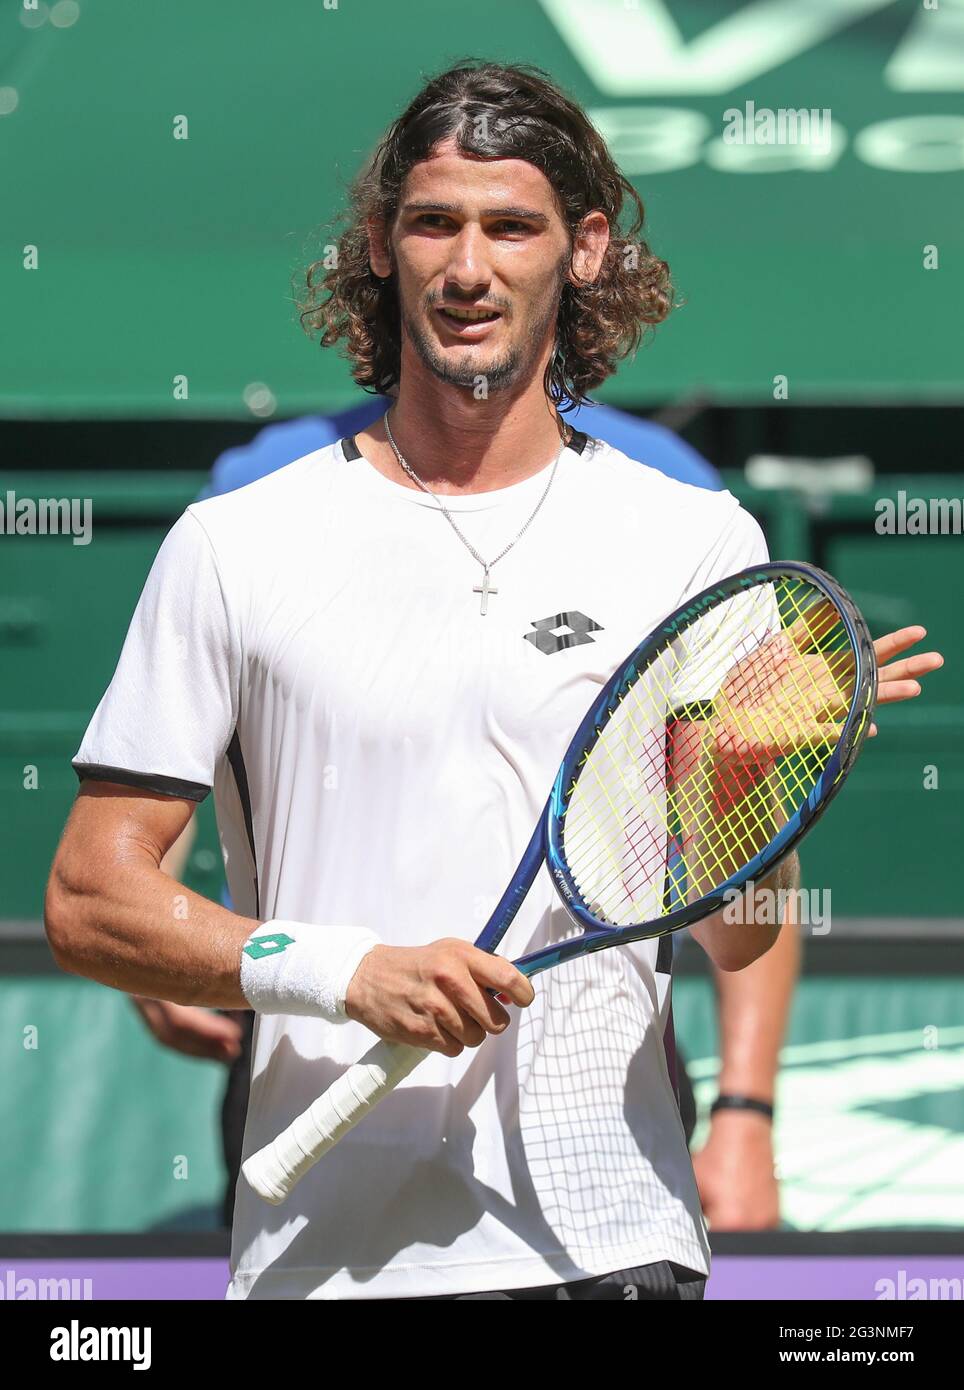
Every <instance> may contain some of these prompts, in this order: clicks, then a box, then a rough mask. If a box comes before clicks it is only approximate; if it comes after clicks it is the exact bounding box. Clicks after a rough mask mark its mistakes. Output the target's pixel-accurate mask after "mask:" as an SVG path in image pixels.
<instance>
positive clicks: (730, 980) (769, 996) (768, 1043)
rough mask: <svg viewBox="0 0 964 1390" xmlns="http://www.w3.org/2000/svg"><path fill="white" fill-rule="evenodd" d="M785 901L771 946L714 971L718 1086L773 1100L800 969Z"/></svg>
mask: <svg viewBox="0 0 964 1390" xmlns="http://www.w3.org/2000/svg"><path fill="white" fill-rule="evenodd" d="M793 902H794V900H793V899H792V898H791V899H788V906H787V911H786V913H785V916H784V919H783V929H782V930H781V931H780V932H779V935H778V936H777V939H776V941H775V943H774V945H773V948H772V950H769V951H767V952H766V953H765V954H764V955H763V956H761V957H760V959H759V960H755V961H753V962H752V964H750V965H748V966H747V967H746V969H745V970H740V971H735V972H732V971H731V972H727V971H716V972H715V978H716V990H717V997H718V1004H719V1019H720V1057H721V1069H720V1080H719V1089H720V1091H721V1092H727V1093H729V1094H735V1095H746V1096H754V1097H755V1098H756V1099H757V1100H768V1101H772V1100H773V1090H774V1085H775V1082H776V1075H777V1063H778V1060H779V1055H780V1048H781V1046H782V1044H783V1038H784V1034H785V1032H786V1026H787V1018H788V1016H789V1012H790V1003H791V1000H792V998H793V990H794V985H795V983H796V979H797V975H798V974H799V970H800V935H799V932H798V931H797V927H796V920H795V913H794V910H793Z"/></svg>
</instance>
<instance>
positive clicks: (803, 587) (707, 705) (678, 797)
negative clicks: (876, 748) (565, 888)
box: [563, 576, 856, 925]
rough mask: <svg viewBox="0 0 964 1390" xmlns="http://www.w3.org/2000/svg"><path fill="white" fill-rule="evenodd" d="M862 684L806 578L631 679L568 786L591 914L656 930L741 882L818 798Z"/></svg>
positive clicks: (726, 616) (681, 643) (573, 853)
mask: <svg viewBox="0 0 964 1390" xmlns="http://www.w3.org/2000/svg"><path fill="white" fill-rule="evenodd" d="M855 673H856V662H855V659H854V651H853V647H852V644H851V642H850V638H849V635H848V633H847V630H846V627H845V625H844V624H843V621H842V619H841V616H840V614H839V613H838V611H837V609H836V606H835V605H834V604H833V603H832V602H831V601H830V600H828V599H827V598H826V597H825V596H824V595H823V594H822V592H821V591H820V590H818V589H816V588H815V587H814V586H813V585H812V584H811V583H810V582H809V581H807V580H804V579H801V578H797V577H790V576H786V577H783V578H781V579H779V580H778V581H776V582H775V583H771V582H767V583H763V584H760V585H757V586H754V587H753V588H750V589H748V590H746V591H744V592H742V593H740V594H738V595H735V596H733V597H730V598H728V599H726V600H724V602H723V603H721V604H719V605H717V606H716V607H714V608H712V609H710V610H709V611H708V612H705V613H704V614H702V615H701V616H699V617H698V618H696V619H695V621H693V622H691V623H690V624H689V626H688V627H686V628H684V629H683V630H682V631H681V632H680V633H679V634H678V635H677V636H676V637H675V638H674V639H673V640H672V642H671V643H670V644H669V645H668V646H667V647H666V648H665V649H664V650H663V651H662V652H661V653H660V655H659V656H658V657H657V658H656V660H655V662H654V663H652V664H651V665H650V666H648V667H646V668H645V669H644V670H643V671H641V672H637V673H635V675H634V678H633V680H632V682H631V683H630V684H628V686H627V688H626V689H624V690H623V691H622V692H621V694H620V696H619V698H618V700H617V702H616V704H615V705H614V707H613V709H612V711H611V712H610V715H609V718H608V719H607V721H606V722H605V724H604V725H603V726H602V727H601V728H600V729H599V730H598V737H597V738H596V741H595V743H594V744H593V745H592V747H591V748H590V749H588V750H587V751H586V752H585V753H584V755H583V757H582V758H581V760H580V762H579V764H578V765H577V767H576V769H575V771H574V775H573V779H572V782H571V785H570V788H569V792H568V796H567V807H566V813H565V820H564V825H563V848H564V853H565V856H566V860H567V862H568V864H569V867H570V871H571V872H572V874H573V878H574V880H575V882H576V884H577V887H578V888H579V891H580V893H581V894H582V896H583V898H584V900H585V901H586V902H587V904H588V905H589V906H590V910H592V911H593V912H594V913H595V914H596V915H598V916H600V917H601V918H603V919H604V920H609V921H611V922H613V923H614V924H624V923H625V924H626V925H629V924H630V923H632V922H636V921H643V920H647V919H652V918H654V917H656V916H658V915H660V913H661V912H665V911H667V910H669V908H668V906H667V898H668V900H669V903H670V904H672V900H673V895H674V894H676V895H677V896H678V895H680V894H685V893H686V892H687V891H689V892H690V895H691V896H692V894H693V893H694V892H695V893H696V895H697V896H705V895H706V893H708V892H710V891H712V890H713V889H714V888H716V887H718V886H719V885H720V884H721V883H723V882H725V881H726V880H727V879H729V878H731V877H732V876H733V875H734V874H735V873H736V872H738V871H739V870H740V869H741V868H743V867H745V865H746V864H747V863H748V862H749V861H750V860H751V859H752V858H753V856H754V855H755V854H756V853H758V851H759V850H760V849H761V848H762V847H763V846H764V845H765V844H766V843H768V842H769V841H770V840H771V839H772V838H773V835H774V834H775V832H776V830H777V829H778V828H779V826H780V825H781V824H783V823H785V821H786V819H787V818H788V817H789V815H791V814H792V813H793V812H794V811H795V810H796V809H798V808H799V807H800V806H801V805H802V804H803V803H804V802H805V801H806V799H807V797H808V796H810V795H811V793H812V791H813V788H814V787H815V786H816V785H817V783H818V781H819V779H820V777H821V775H822V773H823V771H824V770H825V768H826V765H827V763H828V761H829V758H830V756H831V755H832V752H833V750H834V748H835V747H836V743H837V739H838V737H839V726H840V721H841V720H842V718H843V717H844V715H845V713H846V710H847V708H848V706H849V703H850V700H851V697H852V692H853V687H854V680H855ZM687 706H690V707H695V708H696V709H697V711H698V717H697V718H692V717H690V718H687V717H686V707H687ZM664 883H668V884H669V886H670V890H671V891H670V892H669V893H668V894H666V893H664ZM657 892H658V894H659V899H660V901H659V902H658V903H656V904H654V893H657Z"/></svg>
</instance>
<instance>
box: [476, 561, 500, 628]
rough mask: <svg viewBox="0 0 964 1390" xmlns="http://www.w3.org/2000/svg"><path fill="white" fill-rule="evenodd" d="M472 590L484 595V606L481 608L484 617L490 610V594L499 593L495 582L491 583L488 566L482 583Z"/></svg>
mask: <svg viewBox="0 0 964 1390" xmlns="http://www.w3.org/2000/svg"><path fill="white" fill-rule="evenodd" d="M472 592H473V594H481V595H482V607H481V608H480V609H479V612H480V613H481V614H482V616H483V618H484V617H485V615H486V613H487V612H488V611H489V594H497V593H498V592H499V591H498V589H497V588H496V587H495V585H494V584H490V583H489V570H488V567H486V571H485V574H484V576H483V578H482V583H481V584H476V585H475V587H474V589H473V590H472Z"/></svg>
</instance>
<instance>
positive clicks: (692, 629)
mask: <svg viewBox="0 0 964 1390" xmlns="http://www.w3.org/2000/svg"><path fill="white" fill-rule="evenodd" d="M876 692H877V662H876V656H875V652H874V648H873V643H872V641H871V637H870V633H869V632H868V630H867V626H866V624H865V622H864V620H863V618H862V617H861V615H860V614H859V612H858V611H857V609H856V608H855V606H854V604H853V602H852V600H851V599H850V598H849V597H848V595H847V594H846V593H844V591H843V590H842V589H841V588H840V587H839V585H837V584H836V583H835V581H834V580H833V579H831V578H830V576H829V575H827V574H824V573H823V571H821V570H818V569H814V568H813V567H811V566H809V565H801V564H768V565H761V566H759V567H757V568H755V569H749V570H744V571H743V572H742V573H740V574H737V575H734V576H732V577H731V578H729V579H725V580H723V581H722V582H721V583H719V584H716V585H714V586H713V587H712V588H710V589H706V590H705V591H704V592H703V593H701V594H698V595H697V596H696V597H695V598H692V599H690V600H689V602H688V603H687V604H686V605H685V606H684V607H682V608H680V609H679V610H678V611H677V612H675V613H673V614H672V616H670V617H668V618H667V619H666V620H665V622H663V623H662V624H661V625H660V626H659V627H658V628H657V629H656V630H655V631H654V632H652V633H650V635H649V636H648V637H647V638H646V640H645V641H644V642H642V643H641V644H640V646H638V647H637V648H636V650H635V651H634V652H633V653H632V654H631V655H630V656H629V657H628V658H627V659H626V660H625V661H624V662H623V663H622V665H621V666H620V667H619V669H618V670H617V671H616V673H615V674H614V675H613V677H612V678H611V680H610V681H609V682H608V684H607V685H606V686H605V687H604V688H603V689H602V691H601V693H600V695H599V698H598V699H597V700H596V701H595V703H594V704H593V706H592V708H591V709H590V710H589V712H588V713H587V715H586V717H585V718H584V719H583V721H582V723H581V724H580V726H579V728H578V729H577V730H576V734H575V737H574V738H573V740H572V742H571V744H570V745H569V749H568V751H567V752H566V755H565V757H564V758H563V760H562V764H561V766H560V768H559V771H558V774H557V776H556V780H555V783H554V785H553V788H552V791H551V793H550V795H549V800H548V802H547V803H546V807H545V810H544V812H543V814H542V816H541V818H540V820H539V824H538V825H537V826H536V829H535V831H534V833H533V836H532V839H531V840H530V842H529V845H528V848H527V849H526V851H525V854H524V855H523V856H522V861H521V863H520V864H519V867H518V869H517V870H516V872H515V875H514V876H513V879H512V882H511V883H510V884H509V886H508V888H507V889H506V890H505V892H504V894H503V895H502V898H501V900H500V902H499V904H498V906H497V907H496V909H495V912H494V913H493V914H492V917H491V918H490V919H489V922H488V924H487V925H486V927H485V929H484V930H483V932H482V934H481V936H480V937H479V938H478V941H477V942H476V945H477V946H478V947H479V948H480V949H481V950H484V951H495V950H496V948H497V947H498V945H499V943H500V942H501V940H502V938H503V936H504V935H505V933H506V932H507V931H508V929H509V927H510V925H511V923H512V921H513V919H514V917H515V915H516V913H517V912H518V910H519V908H520V907H521V905H522V903H523V901H524V899H525V897H526V895H527V893H528V892H529V889H530V888H531V886H532V884H533V882H534V880H535V878H536V875H537V874H538V872H539V870H540V868H541V867H542V865H543V863H545V865H546V867H547V868H548V870H549V873H550V875H551V877H552V881H553V884H554V887H555V889H556V892H557V893H558V894H559V897H560V898H561V900H562V903H563V905H564V907H565V909H566V911H567V913H568V914H569V917H570V918H571V920H572V922H573V924H574V926H575V928H576V929H577V930H575V931H574V932H573V933H572V934H570V935H567V936H565V937H564V938H563V939H561V940H558V941H556V942H554V943H553V944H552V945H549V946H544V947H543V948H542V949H541V950H538V951H534V952H532V953H531V954H530V955H527V956H523V957H522V958H521V959H520V960H517V961H516V962H515V964H516V966H517V967H518V969H519V970H521V971H522V972H523V974H526V975H535V974H536V973H538V972H539V971H540V970H547V969H548V968H549V967H551V966H554V965H559V964H561V963H562V962H563V961H566V960H570V959H571V958H572V957H574V956H580V955H585V954H586V953H587V952H590V951H599V950H604V949H606V948H607V947H610V946H622V945H626V944H627V943H629V942H633V941H639V940H642V939H644V938H647V937H655V936H662V935H663V934H664V933H666V932H671V931H678V930H679V929H680V928H681V927H685V926H690V925H692V924H693V923H695V922H698V921H700V920H701V919H703V918H705V917H708V916H710V915H711V914H712V913H714V912H716V911H717V910H718V909H719V908H720V907H722V906H723V905H724V904H725V903H728V902H731V901H732V900H733V896H734V895H735V894H736V893H737V892H738V891H739V890H740V889H741V888H742V887H744V886H745V885H746V884H747V883H748V882H749V881H750V880H753V881H754V882H759V880H760V879H762V878H763V877H764V876H765V875H766V874H769V873H770V871H771V870H773V869H774V868H775V867H776V866H777V865H778V864H779V863H780V861H781V860H782V859H783V858H784V857H785V856H786V855H787V854H788V853H789V852H790V851H791V850H792V849H793V847H794V846H795V845H796V844H797V843H798V841H799V840H800V838H801V836H803V835H804V834H805V833H806V832H807V830H809V829H810V827H811V826H812V825H813V824H814V823H815V822H816V820H817V819H818V817H819V816H820V815H821V814H822V812H823V811H824V809H825V808H826V807H827V805H828V804H829V803H830V801H831V799H832V798H833V797H834V796H835V795H836V793H837V791H838V790H839V789H840V787H841V785H842V783H843V780H844V778H845V777H846V775H847V773H848V772H849V771H850V769H851V767H852V766H853V763H854V760H855V758H856V756H857V753H858V751H859V749H860V747H861V744H862V743H863V740H864V737H865V736H866V734H867V730H868V727H869V725H870V718H871V712H872V709H873V704H874V699H875V697H876ZM735 929H736V930H739V928H738V927H737V928H735ZM427 1055H428V1053H427V1052H426V1051H424V1050H423V1049H421V1048H418V1047H411V1046H408V1045H406V1044H401V1043H390V1042H385V1041H380V1042H378V1043H376V1044H375V1046H374V1047H373V1048H372V1049H371V1050H370V1051H369V1052H368V1053H367V1055H366V1056H365V1057H364V1058H363V1059H362V1061H360V1062H358V1063H356V1064H355V1066H353V1067H350V1068H349V1069H348V1071H347V1072H345V1073H344V1074H343V1075H342V1076H340V1077H339V1078H338V1080H337V1081H336V1082H335V1083H334V1084H333V1085H332V1086H331V1087H330V1088H329V1090H328V1091H327V1092H326V1094H325V1095H323V1096H321V1097H320V1098H319V1099H318V1100H316V1101H315V1103H314V1104H313V1105H312V1106H311V1107H310V1108H309V1109H308V1110H306V1111H305V1112H304V1114H302V1115H300V1116H299V1117H298V1118H297V1119H296V1120H294V1121H293V1122H292V1124H291V1125H290V1126H289V1127H288V1128H287V1129H286V1130H285V1132H284V1133H283V1134H281V1135H279V1137H278V1138H277V1139H275V1140H274V1142H273V1143H271V1144H268V1145H266V1147H265V1148H263V1149H262V1150H261V1151H260V1152H259V1153H255V1154H252V1156H251V1157H250V1158H249V1159H248V1160H247V1162H246V1163H245V1164H244V1165H243V1168H242V1172H243V1173H244V1176H245V1178H246V1179H247V1181H248V1182H249V1183H250V1185H251V1186H252V1187H253V1188H254V1190H255V1192H257V1193H258V1194H259V1196H261V1197H263V1198H264V1199H265V1200H266V1201H268V1202H281V1201H283V1200H284V1198H285V1197H286V1196H287V1195H288V1193H289V1192H290V1191H291V1190H292V1188H293V1187H294V1186H295V1184H296V1183H297V1182H298V1181H299V1180H300V1179H301V1178H302V1177H303V1176H304V1174H305V1173H306V1172H307V1171H308V1169H309V1168H311V1167H312V1165H313V1164H314V1163H316V1162H317V1160H318V1159H319V1158H321V1156H322V1155H323V1154H324V1153H326V1152H327V1150H328V1149H330V1148H332V1147H333V1145H335V1144H337V1143H338V1141H339V1140H340V1139H341V1138H342V1136H343V1135H344V1134H346V1133H347V1132H348V1130H349V1129H351V1127H352V1126H353V1125H354V1124H356V1123H357V1122H358V1120H359V1119H361V1118H362V1116H364V1115H365V1114H366V1113H367V1112H368V1111H369V1110H370V1109H371V1107H372V1106H373V1105H375V1104H377V1102H378V1101H379V1100H381V1099H382V1097H383V1096H385V1095H387V1094H388V1093H389V1092H390V1091H392V1090H394V1089H395V1087H396V1086H397V1085H398V1084H399V1082H400V1081H402V1080H403V1079H404V1078H405V1077H406V1076H407V1075H408V1074H409V1072H411V1071H412V1069H413V1068H414V1067H415V1066H417V1064H418V1063H419V1062H420V1061H421V1060H422V1059H423V1058H424V1057H426V1056H427Z"/></svg>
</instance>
